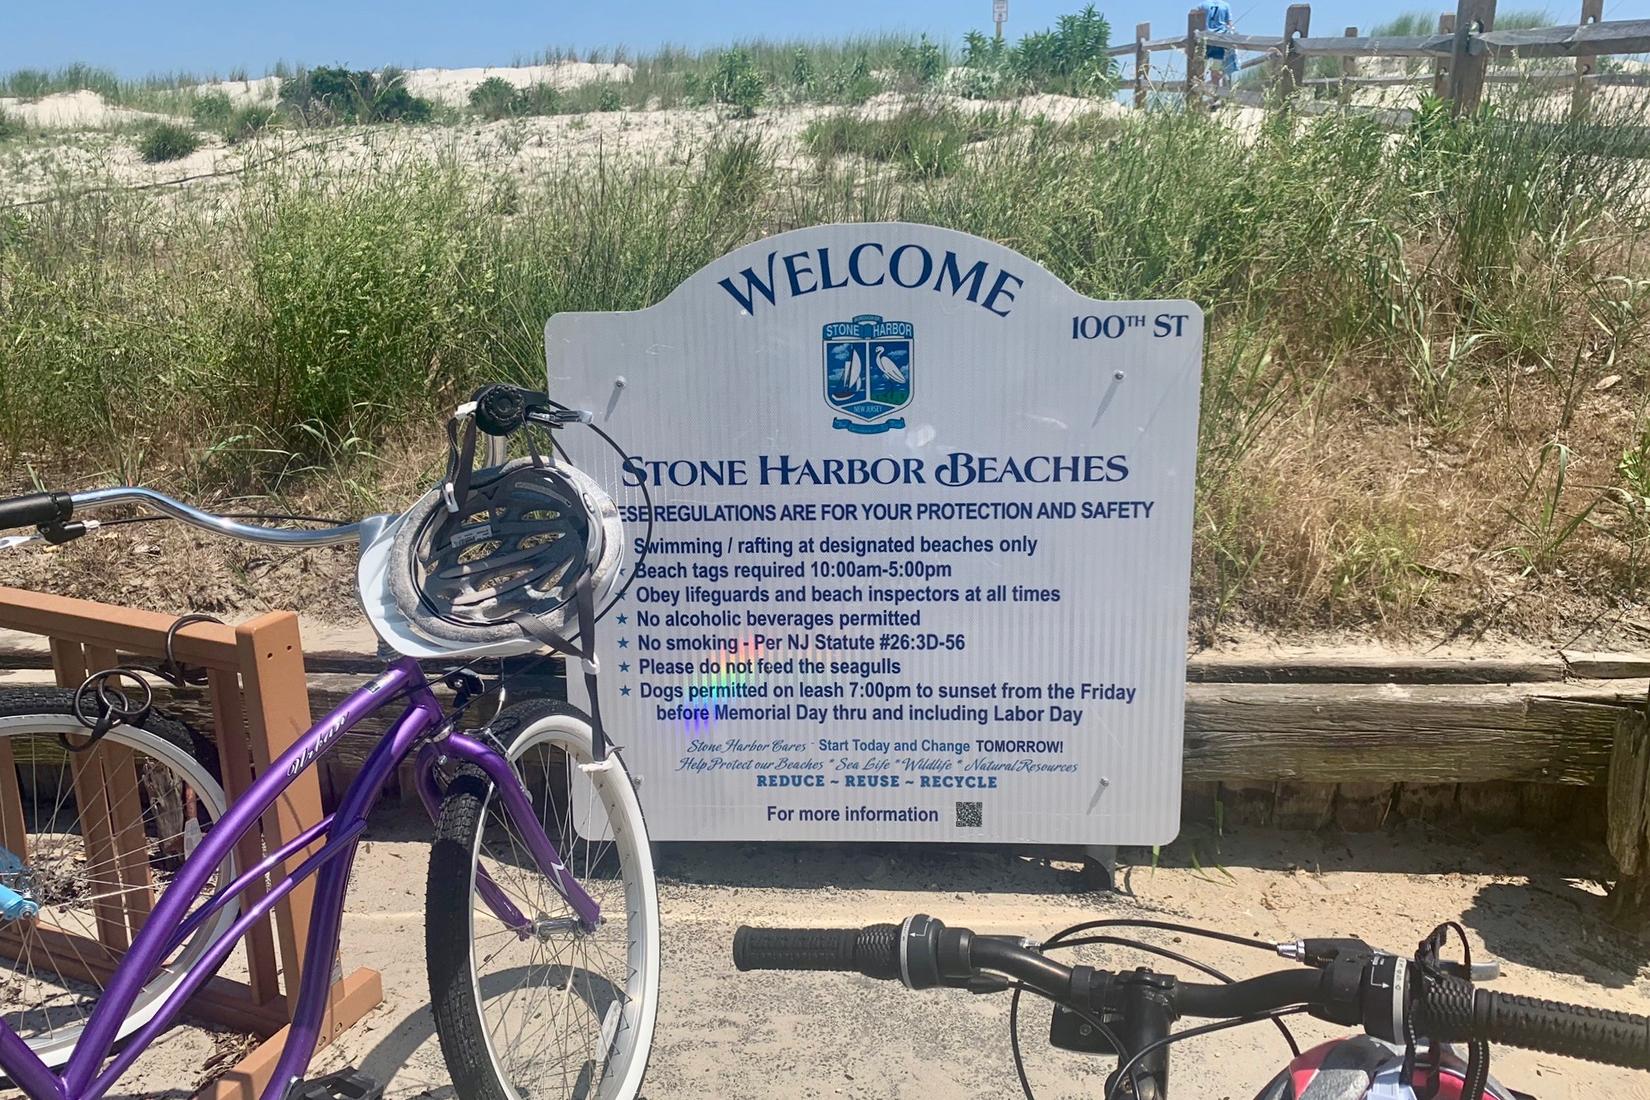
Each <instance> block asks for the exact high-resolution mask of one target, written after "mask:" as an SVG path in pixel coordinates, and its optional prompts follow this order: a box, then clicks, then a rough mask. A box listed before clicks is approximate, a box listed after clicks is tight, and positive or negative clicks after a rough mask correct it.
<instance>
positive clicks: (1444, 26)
mask: <svg viewBox="0 0 1650 1100" xmlns="http://www.w3.org/2000/svg"><path fill="white" fill-rule="evenodd" d="M1438 33H1439V34H1454V33H1455V13H1454V12H1452V11H1446V12H1444V13H1443V14H1442V15H1440V16H1439V17H1438ZM1448 96H1449V60H1448V59H1447V58H1443V57H1440V58H1439V59H1438V60H1437V61H1434V62H1433V63H1432V98H1434V99H1445V98H1447V97H1448Z"/></svg>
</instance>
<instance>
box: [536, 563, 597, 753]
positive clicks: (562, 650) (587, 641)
mask: <svg viewBox="0 0 1650 1100" xmlns="http://www.w3.org/2000/svg"><path fill="white" fill-rule="evenodd" d="M573 607H574V611H575V612H576V614H577V615H578V618H579V643H580V644H579V645H576V646H575V645H573V644H572V643H571V642H569V641H567V640H565V639H563V638H560V637H557V636H556V634H555V633H554V632H553V631H551V630H549V629H547V628H546V627H545V625H544V624H543V623H542V622H540V621H539V620H538V619H537V618H535V617H534V616H532V615H529V614H527V613H526V612H524V611H523V612H518V613H517V614H515V615H512V616H510V619H511V621H512V622H514V623H515V624H516V625H517V626H519V627H521V629H522V630H523V631H525V632H526V633H528V634H529V635H531V636H532V637H533V638H534V639H535V640H536V641H538V642H541V643H543V644H544V645H545V646H547V647H548V648H549V649H550V650H551V652H553V653H559V654H561V655H562V656H564V657H567V658H569V659H570V660H577V661H578V662H579V663H580V664H581V665H582V666H583V667H584V690H585V694H587V695H588V696H589V697H590V741H591V757H592V758H593V759H594V760H595V762H596V763H598V764H600V763H602V762H604V761H605V760H606V759H607V750H608V744H607V733H606V731H605V728H604V727H603V725H602V705H601V693H600V691H599V690H598V689H599V685H598V683H597V680H596V677H597V675H598V674H599V673H600V672H601V665H600V663H599V662H598V661H597V660H596V594H595V592H594V591H592V590H591V587H590V573H589V571H585V572H583V573H581V574H580V575H579V579H578V580H577V581H576V582H575V583H574V585H573ZM569 671H571V670H569ZM613 747H614V748H618V747H619V746H616V745H615V746H613Z"/></svg>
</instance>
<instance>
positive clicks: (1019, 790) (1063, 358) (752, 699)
mask: <svg viewBox="0 0 1650 1100" xmlns="http://www.w3.org/2000/svg"><path fill="white" fill-rule="evenodd" d="M545 344H546V355H547V360H548V374H549V390H550V393H551V395H552V396H554V397H556V398H558V399H559V400H561V401H564V402H566V403H568V404H570V405H572V406H574V407H577V408H581V409H589V410H593V411H594V413H595V417H596V424H597V425H598V426H599V427H601V428H602V429H603V430H604V431H606V432H608V433H609V434H610V435H611V436H612V437H613V438H614V439H615V440H617V441H618V442H619V443H620V445H621V446H622V447H623V448H624V449H625V451H626V452H627V454H628V456H629V457H628V459H627V460H625V461H623V462H622V463H621V462H620V460H619V458H618V456H617V455H615V454H614V453H612V452H611V451H607V450H604V449H603V448H602V447H601V445H600V443H599V441H597V440H595V439H594V437H592V436H591V435H590V433H576V432H564V433H562V434H563V436H564V437H565V438H564V442H565V443H566V444H567V445H569V446H570V447H572V448H573V449H574V453H573V457H574V459H575V460H576V461H577V462H578V464H579V465H580V466H582V467H583V468H584V469H586V470H588V471H589V472H591V473H592V474H593V475H594V476H596V477H597V478H598V479H599V480H601V481H602V483H603V484H605V485H608V486H615V487H617V486H622V487H623V488H622V489H621V490H620V491H619V493H618V495H619V498H620V504H621V507H622V509H623V512H624V519H625V524H626V531H627V535H628V536H629V537H631V538H632V539H633V543H632V547H631V550H632V553H631V555H630V562H631V563H632V564H634V562H635V560H636V557H637V555H636V553H635V551H637V550H639V549H640V548H641V546H642V545H643V543H644V542H647V543H648V544H649V548H648V553H647V556H646V559H645V561H644V562H643V563H642V570H641V573H640V574H639V575H637V576H636V577H635V579H634V582H633V583H632V585H631V587H630V589H629V591H628V592H627V593H626V595H625V597H624V599H623V600H622V601H621V602H620V603H619V604H618V605H617V606H616V607H615V608H614V610H613V612H612V613H611V614H609V616H608V617H607V619H606V620H605V621H604V623H603V628H602V630H601V631H600V632H599V633H600V639H599V642H600V645H599V656H600V661H601V667H602V670H603V675H602V685H603V691H604V698H603V700H602V709H603V714H604V717H605V718H606V720H607V722H608V725H609V727H610V729H611V731H612V737H613V739H614V740H615V741H616V742H617V743H618V744H621V745H622V746H623V747H624V755H625V759H626V761H627V763H628V764H629V766H630V767H631V769H632V770H633V771H634V772H635V773H637V774H639V775H640V776H642V777H643V778H644V779H645V785H644V786H643V787H642V798H643V803H644V805H645V806H646V808H647V815H648V824H649V827H650V829H651V831H652V834H653V836H654V837H656V838H659V839H702V840H730V839H783V838H792V839H813V840H820V839H844V840H846V839H854V840H944V841H953V842H955V841H1019V842H1031V843H1084V844H1098V843H1121V844H1153V843H1160V842H1164V841H1167V840H1169V839H1171V838H1172V837H1173V836H1174V835H1175V833H1176V831H1177V829H1178V827H1179V808H1180V777H1181V742H1182V733H1183V714H1184V712H1183V700H1184V688H1185V665H1186V658H1185V653H1186V650H1185V641H1186V605H1187V587H1188V574H1189V569H1190V558H1191V537H1192V499H1193V474H1194V464H1195V458H1196V447H1197V413H1198V391H1199V384H1200V380H1201V374H1202V347H1203V316H1202V313H1201V312H1200V311H1199V309H1198V308H1197V306H1195V305H1193V304H1192V303H1190V302H1099V301H1094V300H1092V299H1089V298H1085V297H1083V296H1081V295H1079V294H1077V293H1075V292H1074V291H1072V290H1071V289H1070V288H1069V287H1067V286H1066V285H1065V284H1063V283H1062V282H1060V281H1059V280H1058V279H1056V278H1055V277H1054V276H1053V275H1051V274H1049V272H1047V271H1045V270H1044V269H1043V268H1041V267H1039V266H1038V265H1037V264H1035V263H1033V262H1031V261H1030V260H1028V259H1026V258H1025V257H1024V256H1021V255H1019V254H1017V253H1015V252H1013V251H1011V250H1010V249H1007V248H1003V247H1001V246H1000V245H997V244H993V243H992V242H990V241H986V240H981V239H979V238H977V237H972V236H969V235H967V234H963V233H956V232H952V231H950V230H945V229H938V228H934V227H932V226H923V225H905V224H868V225H828V226H819V227H816V228H812V229H803V230H797V231H795V232H791V233H785V234H782V235H780V236H777V237H772V238H769V239H767V240H762V241H758V242H756V243H754V244H751V245H748V246H746V247H744V248H741V249H738V250H737V251H735V252H733V253H731V254H729V255H727V256H724V257H723V258H722V259H720V260H717V261H716V262H715V263H712V264H710V265H709V266H708V267H706V268H705V269H703V270H701V271H699V272H698V273H697V274H695V275H693V276H692V277H690V278H689V279H688V280H687V281H685V282H684V283H683V284H682V285H681V286H680V287H678V288H677V289H676V290H675V291H674V292H673V293H672V294H671V295H670V296H669V297H668V298H666V299H665V300H664V301H662V302H660V303H659V304H658V305H655V306H652V307H651V308H648V309H644V310H640V311H637V312H634V313H570V314H559V315H557V316H555V317H552V318H551V319H550V322H549V324H548V325H546V327H545ZM581 436H583V438H580V437H581ZM644 487H645V489H646V494H645V496H644V493H643V489H644ZM649 499H650V500H651V503H650V504H649V503H648V501H649ZM650 520H651V528H650V526H649V521H650ZM577 680H578V678H577V677H571V678H570V681H572V682H573V683H572V686H573V688H574V690H575V695H576V693H577V688H578V684H577Z"/></svg>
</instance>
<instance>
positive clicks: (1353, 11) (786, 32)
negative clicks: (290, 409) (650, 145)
mask: <svg viewBox="0 0 1650 1100" xmlns="http://www.w3.org/2000/svg"><path fill="white" fill-rule="evenodd" d="M1081 3H1082V0H1009V22H1008V33H1009V35H1010V36H1013V37H1017V36H1018V35H1019V34H1022V33H1024V32H1026V31H1030V30H1036V29H1040V28H1042V27H1045V26H1047V25H1049V24H1050V23H1052V22H1053V21H1054V19H1055V17H1056V16H1058V15H1060V14H1061V13H1063V12H1068V11H1073V10H1075V9H1076V8H1078V7H1080V6H1081ZM1231 3H1232V10H1233V12H1234V14H1235V15H1236V16H1237V17H1238V25H1239V28H1240V29H1241V30H1243V31H1244V32H1246V33H1250V34H1261V33H1265V32H1267V31H1269V30H1272V29H1275V28H1276V27H1281V25H1282V22H1283V10H1284V7H1285V4H1286V0H1231ZM6 6H7V7H8V8H9V9H10V10H8V11H7V12H6V14H5V17H4V33H3V34H0V71H9V70H11V69H17V68H24V67H29V68H55V67H57V66H60V65H65V64H68V63H69V62H72V61H84V62H87V63H89V64H93V65H99V66H103V67H106V68H111V69H114V70H115V71H116V72H118V73H120V74H121V75H123V76H142V75H145V74H147V73H155V72H174V71H189V72H200V73H206V72H217V73H224V72H227V71H229V70H231V69H234V68H236V67H244V68H245V69H247V70H248V71H249V72H251V73H254V74H257V73H261V72H263V71H264V70H265V69H266V68H267V67H268V66H270V65H271V64H272V63H274V62H275V61H276V60H279V59H285V60H288V61H302V62H309V63H313V64H328V63H344V64H349V65H352V66H356V67H361V68H367V67H376V66H379V65H384V64H398V65H404V66H407V67H413V66H424V65H429V66H443V67H459V66H469V65H487V64H494V65H498V64H508V63H509V62H510V61H511V60H512V59H513V58H516V57H521V56H527V55H531V54H533V53H536V52H538V51H539V50H541V49H543V48H544V47H545V46H549V45H570V46H576V47H578V48H580V49H581V50H582V49H585V48H588V47H592V46H612V45H616V44H623V45H625V46H627V47H629V48H630V49H631V50H632V51H636V50H645V49H647V48H649V47H653V46H656V45H659V44H660V43H663V42H671V43H677V44H681V45H686V46H705V45H714V44H718V43H723V42H728V41H730V40H734V39H738V38H755V37H763V38H786V37H804V38H821V37H828V38H834V37H840V36H843V35H846V34H853V33H856V32H863V31H874V30H908V31H926V32H928V33H929V34H931V35H934V36H936V37H943V38H945V39H946V40H948V41H951V42H956V41H957V40H959V39H960V38H961V36H962V34H963V32H964V31H967V30H968V29H970V28H975V27H977V28H980V29H982V30H987V29H989V28H990V25H991V0H903V2H895V3H889V2H887V0H881V2H878V0H835V2H833V3H830V4H818V3H814V4H810V3H805V2H804V3H797V2H796V0H789V2H787V0H607V2H604V3H565V2H564V3H554V2H544V0H541V2H538V3H530V2H527V0H493V2H485V0H469V2H465V3H454V2H451V0H448V2H445V3H439V2H434V0H397V2H395V3H380V2H372V3H366V2H358V0H330V2H325V3H322V2H316V0H275V2H273V3H269V4H257V3H245V2H241V3H224V2H223V0H214V2H212V3H203V2H193V0H192V2H189V3H166V2H157V0H55V2H50V0H10V3H8V4H7V5H6ZM1097 6H1098V7H1099V8H1100V10H1101V11H1102V12H1104V13H1105V15H1106V16H1107V18H1109V19H1110V20H1111V22H1112V25H1113V27H1114V28H1116V31H1115V32H1114V40H1122V39H1123V38H1126V37H1127V36H1128V35H1130V34H1132V32H1133V28H1134V25H1135V23H1137V22H1140V21H1145V20H1149V21H1151V23H1152V26H1153V34H1154V35H1160V36H1165V37H1166V36H1170V35H1173V34H1174V33H1175V31H1176V30H1177V29H1180V28H1183V27H1184V26H1185V20H1186V8H1187V7H1188V6H1189V4H1188V2H1187V0H1121V2H1116V3H1108V4H1100V5H1097ZM1446 6H1448V7H1453V4H1443V3H1440V2H1439V0H1433V2H1432V3H1430V4H1429V3H1425V2H1421V3H1416V2H1413V0H1411V2H1408V3H1406V2H1404V0H1367V2H1356V0H1318V2H1316V3H1314V4H1313V5H1312V22H1313V28H1312V29H1313V30H1314V31H1315V32H1320V33H1339V32H1340V31H1341V30H1342V29H1344V28H1345V27H1347V26H1352V25H1357V26H1363V27H1369V26H1371V25H1373V24H1375V23H1378V22H1379V21H1381V20H1382V19H1384V18H1387V17H1389V16H1391V15H1393V14H1395V13H1397V12H1401V11H1407V10H1429V9H1431V8H1437V9H1438V10H1443V8H1444V7H1446ZM1502 6H1503V7H1504V8H1508V9H1512V8H1526V7H1545V10H1548V11H1550V12H1552V13H1553V15H1554V16H1555V21H1559V22H1567V21H1570V20H1573V19H1574V18H1575V16H1576V11H1572V10H1570V8H1572V7H1573V8H1576V9H1579V7H1580V5H1579V3H1578V2H1574V0H1572V2H1569V3H1566V4H1564V6H1563V7H1560V6H1558V5H1556V4H1547V5H1541V4H1536V3H1521V2H1519V0H1502ZM1605 17H1606V18H1608V19H1632V18H1646V17H1650V0H1605Z"/></svg>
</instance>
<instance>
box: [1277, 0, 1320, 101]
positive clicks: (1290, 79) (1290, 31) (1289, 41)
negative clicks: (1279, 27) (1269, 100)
mask: <svg viewBox="0 0 1650 1100" xmlns="http://www.w3.org/2000/svg"><path fill="white" fill-rule="evenodd" d="M1311 25H1312V6H1311V5H1310V4H1290V5H1289V11H1288V12H1287V13H1286V14H1285V15H1284V17H1283V73H1282V79H1281V80H1280V81H1279V84H1278V90H1279V91H1280V92H1281V93H1282V94H1283V98H1285V99H1288V98H1289V97H1290V96H1292V95H1294V94H1295V93H1296V92H1297V91H1299V90H1300V89H1301V88H1302V87H1304V86H1305V82H1306V55H1305V54H1303V53H1301V52H1300V51H1299V50H1297V49H1295V39H1296V38H1304V37H1306V33H1307V31H1308V30H1309V29H1311Z"/></svg>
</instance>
